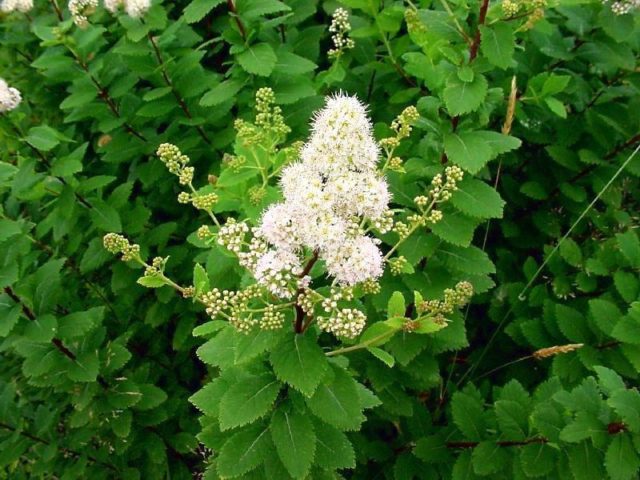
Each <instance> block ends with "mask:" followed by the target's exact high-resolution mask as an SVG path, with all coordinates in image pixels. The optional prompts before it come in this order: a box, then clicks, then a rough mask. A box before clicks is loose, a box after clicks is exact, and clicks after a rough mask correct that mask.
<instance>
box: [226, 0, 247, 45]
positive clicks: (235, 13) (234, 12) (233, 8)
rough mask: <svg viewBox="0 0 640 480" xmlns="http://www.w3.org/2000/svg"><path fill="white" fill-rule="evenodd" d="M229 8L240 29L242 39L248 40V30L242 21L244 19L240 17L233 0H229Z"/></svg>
mask: <svg viewBox="0 0 640 480" xmlns="http://www.w3.org/2000/svg"><path fill="white" fill-rule="evenodd" d="M227 8H228V9H229V12H230V14H231V16H232V17H233V19H234V20H235V22H236V25H237V26H238V30H239V31H240V35H241V36H242V40H244V41H245V42H246V41H247V30H246V29H245V28H244V24H243V23H242V20H240V17H239V16H238V11H237V10H236V4H235V2H234V1H233V0H227Z"/></svg>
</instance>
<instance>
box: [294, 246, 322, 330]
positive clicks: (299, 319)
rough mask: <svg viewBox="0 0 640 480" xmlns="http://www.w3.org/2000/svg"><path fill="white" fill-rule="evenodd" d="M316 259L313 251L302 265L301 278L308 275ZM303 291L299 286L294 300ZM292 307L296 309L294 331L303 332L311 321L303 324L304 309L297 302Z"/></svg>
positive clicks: (316, 255) (316, 256) (316, 254)
mask: <svg viewBox="0 0 640 480" xmlns="http://www.w3.org/2000/svg"><path fill="white" fill-rule="evenodd" d="M317 261H318V252H317V251H315V252H313V256H312V257H311V259H310V260H309V261H308V262H307V265H306V266H305V267H304V270H302V273H301V274H300V275H299V276H300V278H303V277H305V276H306V275H308V274H309V272H310V271H311V269H312V268H313V266H314V265H315V264H316V262H317ZM303 291H304V289H302V288H299V289H298V290H297V291H296V301H297V299H298V295H300V294H301V293H302V292H303ZM294 308H295V310H296V322H295V325H294V327H293V330H294V331H295V332H296V333H303V332H304V330H305V328H306V327H308V326H309V323H311V322H308V323H307V324H306V326H305V324H303V321H304V317H305V315H306V314H305V313H304V310H303V309H302V307H301V306H300V305H299V304H298V303H296V304H295V306H294Z"/></svg>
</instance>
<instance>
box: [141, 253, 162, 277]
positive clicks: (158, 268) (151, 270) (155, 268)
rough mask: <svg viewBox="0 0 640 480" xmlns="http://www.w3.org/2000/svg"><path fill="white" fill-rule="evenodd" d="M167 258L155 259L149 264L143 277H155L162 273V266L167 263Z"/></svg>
mask: <svg viewBox="0 0 640 480" xmlns="http://www.w3.org/2000/svg"><path fill="white" fill-rule="evenodd" d="M167 260H168V257H167V258H162V257H155V258H154V259H153V261H152V263H151V265H148V266H147V267H146V268H145V270H144V276H145V277H155V276H157V275H162V274H163V273H164V266H165V264H166V263H167Z"/></svg>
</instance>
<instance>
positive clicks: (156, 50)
mask: <svg viewBox="0 0 640 480" xmlns="http://www.w3.org/2000/svg"><path fill="white" fill-rule="evenodd" d="M147 37H148V38H149V42H151V46H152V47H153V51H154V53H155V55H156V60H157V61H158V64H159V65H160V71H161V72H162V78H163V79H164V83H165V84H166V85H167V87H169V88H170V89H171V93H173V96H174V97H175V99H176V102H178V105H179V106H180V108H181V109H182V111H183V112H184V114H185V115H186V116H187V118H188V119H193V115H191V111H190V110H189V107H188V106H187V103H186V102H185V101H184V99H183V98H182V96H181V95H180V93H178V91H177V90H176V88H175V87H174V85H173V81H172V80H171V77H169V74H168V73H167V68H166V66H165V63H164V60H163V59H162V53H161V52H160V48H159V47H158V42H156V39H155V38H154V37H153V35H151V33H149V34H147ZM196 130H198V133H199V134H200V136H201V137H202V139H203V140H204V141H205V142H207V143H208V144H209V145H211V140H209V137H208V136H207V134H206V133H205V131H204V129H203V128H202V127H201V126H200V125H196Z"/></svg>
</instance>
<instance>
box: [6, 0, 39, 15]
mask: <svg viewBox="0 0 640 480" xmlns="http://www.w3.org/2000/svg"><path fill="white" fill-rule="evenodd" d="M32 8H33V0H2V3H0V11H3V12H5V13H11V12H22V13H26V12H28V11H29V10H31V9H32Z"/></svg>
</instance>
